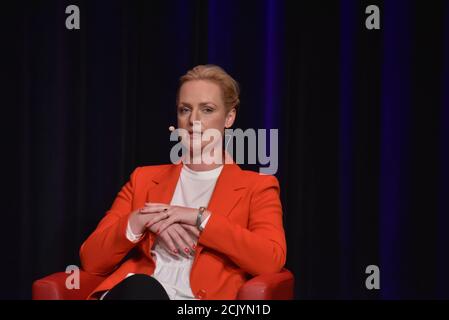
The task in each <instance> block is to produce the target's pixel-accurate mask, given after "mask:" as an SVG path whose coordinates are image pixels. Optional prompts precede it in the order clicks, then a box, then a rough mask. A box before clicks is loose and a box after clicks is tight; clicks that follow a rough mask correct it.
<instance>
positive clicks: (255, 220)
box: [199, 175, 287, 275]
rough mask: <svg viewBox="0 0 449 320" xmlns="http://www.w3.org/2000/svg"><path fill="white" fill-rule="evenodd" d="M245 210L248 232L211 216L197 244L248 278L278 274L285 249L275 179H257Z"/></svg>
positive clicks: (267, 177) (280, 209)
mask: <svg viewBox="0 0 449 320" xmlns="http://www.w3.org/2000/svg"><path fill="white" fill-rule="evenodd" d="M249 210H250V212H249V222H248V228H244V227H242V226H240V225H238V224H235V223H233V222H232V221H231V220H230V219H229V218H228V217H227V216H224V215H220V214H214V213H212V214H211V215H210V219H209V221H208V223H207V225H206V228H205V229H204V231H203V232H202V233H201V235H200V238H199V243H200V244H202V245H204V246H206V247H209V248H212V249H214V250H217V251H219V252H221V253H223V254H225V255H226V256H227V257H229V258H230V259H231V260H232V261H233V262H234V263H235V264H237V265H238V266H239V267H240V268H242V269H243V270H245V271H246V272H248V273H250V274H251V275H260V274H265V273H274V272H279V271H280V270H281V269H282V267H283V266H284V264H285V261H286V252H287V246H286V241H285V233H284V228H283V223H282V206H281V201H280V198H279V183H278V180H277V179H276V177H274V176H268V175H267V176H260V177H259V181H258V183H257V184H256V186H255V187H254V189H253V193H252V197H251V203H250V208H249Z"/></svg>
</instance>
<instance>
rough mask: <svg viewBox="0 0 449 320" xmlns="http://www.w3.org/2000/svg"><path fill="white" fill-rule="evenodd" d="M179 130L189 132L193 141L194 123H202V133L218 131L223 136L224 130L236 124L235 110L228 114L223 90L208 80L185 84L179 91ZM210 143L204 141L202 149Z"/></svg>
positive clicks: (192, 81)
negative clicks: (210, 130)
mask: <svg viewBox="0 0 449 320" xmlns="http://www.w3.org/2000/svg"><path fill="white" fill-rule="evenodd" d="M178 101H179V102H178V111H177V114H178V128H181V129H185V130H187V131H189V133H190V136H191V141H192V132H193V123H194V121H199V122H200V123H201V133H203V132H204V131H205V130H207V129H212V128H213V129H217V130H218V131H220V133H221V135H222V136H223V133H224V129H225V128H229V127H231V126H232V124H233V123H234V119H235V109H234V108H233V109H231V111H229V112H227V111H226V107H225V105H224V101H223V97H222V92H221V88H220V86H219V85H218V84H216V83H214V82H212V81H208V80H191V81H187V82H185V83H184V84H183V85H182V86H181V89H180V90H179V99H178ZM208 143H209V142H208V141H202V143H201V147H202V148H203V147H204V146H205V145H207V144H208Z"/></svg>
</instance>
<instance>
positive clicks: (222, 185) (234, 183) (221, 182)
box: [207, 163, 246, 216]
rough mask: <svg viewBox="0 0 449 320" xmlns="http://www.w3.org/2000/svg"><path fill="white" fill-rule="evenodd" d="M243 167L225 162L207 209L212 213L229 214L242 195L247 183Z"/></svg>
mask: <svg viewBox="0 0 449 320" xmlns="http://www.w3.org/2000/svg"><path fill="white" fill-rule="evenodd" d="M241 173H242V169H240V167H239V166H238V165H237V164H235V163H231V164H225V165H224V167H223V170H222V171H221V174H220V176H219V177H218V179H217V183H216V184H215V189H214V192H213V193H212V197H211V199H210V201H209V205H208V207H207V209H208V210H209V211H210V212H212V214H222V215H224V216H227V215H229V213H230V212H231V210H232V208H234V206H235V205H237V202H238V201H239V200H240V198H241V197H242V194H243V193H242V191H244V190H245V189H246V185H245V184H244V183H243V181H242V179H241Z"/></svg>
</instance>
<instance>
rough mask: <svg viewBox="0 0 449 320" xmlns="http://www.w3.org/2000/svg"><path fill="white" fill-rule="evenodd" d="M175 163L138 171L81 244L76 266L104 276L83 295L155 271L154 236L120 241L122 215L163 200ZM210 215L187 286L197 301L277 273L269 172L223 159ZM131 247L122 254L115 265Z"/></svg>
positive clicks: (279, 248)
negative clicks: (136, 274) (261, 171)
mask: <svg viewBox="0 0 449 320" xmlns="http://www.w3.org/2000/svg"><path fill="white" fill-rule="evenodd" d="M181 167H182V165H181V164H177V165H174V164H169V165H160V166H146V167H139V168H137V169H136V170H135V171H134V173H133V174H132V175H131V179H130V180H129V181H128V183H126V184H125V186H124V187H123V188H122V190H121V191H120V192H119V193H118V195H117V197H116V199H115V201H114V203H113V204H112V207H111V208H110V210H109V211H108V212H107V213H106V215H105V217H104V218H103V219H102V220H101V221H100V223H99V225H98V226H97V228H96V230H95V231H94V232H93V233H92V234H91V235H90V236H89V238H88V239H87V240H86V241H85V242H84V243H83V245H82V246H81V249H80V258H81V264H82V269H83V270H85V271H87V272H89V273H92V274H97V275H108V277H107V278H106V279H105V281H103V282H102V283H100V284H99V286H98V287H96V288H95V289H94V290H93V292H92V293H91V294H90V295H89V297H88V298H94V299H95V298H97V297H98V295H99V294H101V292H102V291H105V290H109V289H110V288H112V287H114V286H115V285H116V284H117V283H119V282H120V281H122V280H123V279H124V278H125V277H126V275H127V274H128V273H142V274H148V275H151V274H153V273H154V268H155V262H154V261H153V258H152V256H151V254H150V248H151V247H152V245H153V243H154V241H155V238H156V235H155V234H153V233H152V232H148V233H147V234H146V236H145V237H144V238H143V239H142V240H141V241H139V242H138V243H137V244H136V243H132V242H130V241H129V240H128V239H127V238H126V226H127V223H128V218H129V214H130V213H131V212H132V211H134V210H137V209H139V208H141V207H143V206H144V204H145V202H157V203H169V202H170V200H171V198H172V196H173V192H174V190H175V187H176V183H177V181H178V178H179V174H180V171H181ZM208 210H209V211H210V212H212V215H211V216H210V218H209V221H208V223H207V226H206V228H205V229H204V231H203V232H202V233H201V236H200V237H199V239H198V246H197V250H196V252H195V258H194V262H193V265H192V270H191V277H190V285H191V288H192V292H193V294H194V295H195V297H196V298H199V299H206V300H209V299H212V300H221V299H224V300H228V299H229V300H233V299H236V298H237V293H238V291H239V289H240V288H241V287H242V285H243V284H244V283H245V282H246V281H247V279H248V276H259V275H264V274H272V273H277V272H279V271H280V270H281V269H282V268H283V266H284V264H285V260H286V254H287V247H286V242H285V235H284V228H283V225H282V206H281V202H280V199H279V183H278V181H277V179H276V177H274V176H270V175H260V174H258V173H256V172H252V171H245V170H242V169H240V168H239V166H238V165H236V164H235V163H233V164H225V165H224V168H223V170H222V172H221V174H220V176H219V178H218V180H217V184H216V186H215V189H214V192H213V195H212V198H211V200H210V202H209V205H208ZM131 249H134V250H133V252H132V254H131V256H130V257H129V259H127V260H126V261H125V262H123V263H121V262H122V261H123V259H124V258H125V256H126V255H127V254H128V253H129V252H130V251H131Z"/></svg>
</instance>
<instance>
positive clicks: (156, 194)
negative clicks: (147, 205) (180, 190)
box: [146, 163, 182, 204]
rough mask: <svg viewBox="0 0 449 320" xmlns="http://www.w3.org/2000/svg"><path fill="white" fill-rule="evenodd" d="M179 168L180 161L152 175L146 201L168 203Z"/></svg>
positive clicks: (176, 180)
mask: <svg viewBox="0 0 449 320" xmlns="http://www.w3.org/2000/svg"><path fill="white" fill-rule="evenodd" d="M181 168H182V164H181V163H179V164H174V165H169V166H168V167H167V169H166V170H164V171H162V172H161V173H159V174H158V175H156V176H155V177H153V179H152V183H153V186H150V187H149V188H148V192H147V197H146V199H147V201H148V202H156V203H166V204H170V201H171V199H172V197H173V193H174V192H175V188H176V184H177V182H178V179H179V174H180V172H181Z"/></svg>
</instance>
